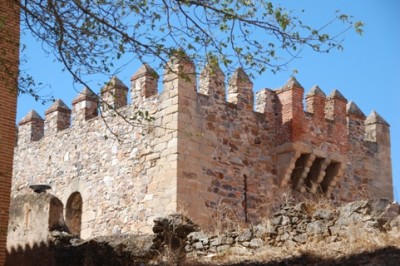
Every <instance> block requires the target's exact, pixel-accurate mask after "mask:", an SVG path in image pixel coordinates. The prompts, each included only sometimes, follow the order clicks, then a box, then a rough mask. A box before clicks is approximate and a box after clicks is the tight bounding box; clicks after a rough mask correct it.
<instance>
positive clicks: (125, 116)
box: [13, 69, 177, 238]
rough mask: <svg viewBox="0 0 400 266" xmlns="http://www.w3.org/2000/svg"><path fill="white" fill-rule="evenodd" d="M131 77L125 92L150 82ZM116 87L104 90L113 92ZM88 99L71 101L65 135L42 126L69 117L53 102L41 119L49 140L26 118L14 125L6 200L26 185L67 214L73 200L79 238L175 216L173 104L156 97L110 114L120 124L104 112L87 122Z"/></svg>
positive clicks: (37, 122) (33, 117)
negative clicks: (75, 197) (42, 191)
mask: <svg viewBox="0 0 400 266" xmlns="http://www.w3.org/2000/svg"><path fill="white" fill-rule="evenodd" d="M143 71H144V72H145V73H141V72H143ZM137 74H138V75H135V76H134V77H133V80H132V86H133V88H132V89H136V86H141V85H143V84H146V82H147V81H146V79H148V78H149V75H150V74H149V73H146V69H140V70H139V72H138V73H137ZM148 74H149V75H148ZM116 80H117V79H116V78H113V80H111V81H110V83H109V84H111V85H112V86H114V87H118V86H115V84H113V83H115V82H116ZM121 84H122V83H121V82H120V81H119V80H117V85H119V86H120V85H121ZM155 84H157V82H155ZM92 96H93V95H91V92H90V91H89V90H87V89H84V90H83V91H82V92H81V94H80V95H78V97H77V98H76V99H75V100H74V109H73V111H72V117H73V118H74V120H73V121H72V126H71V127H69V128H65V129H62V130H61V129H58V130H57V128H56V127H57V123H55V122H54V123H53V122H51V121H49V120H51V119H56V120H63V119H65V116H69V114H68V110H67V111H65V107H66V106H65V104H64V103H62V101H60V100H58V101H56V102H55V103H54V105H53V106H52V107H50V108H49V110H55V112H57V114H55V115H54V116H51V115H50V114H49V112H46V113H47V115H46V119H47V120H46V121H45V124H46V125H48V128H47V130H49V131H50V133H48V132H47V131H44V134H43V120H42V119H41V118H40V116H39V115H38V114H37V113H36V112H34V111H32V112H30V113H29V114H28V115H27V116H26V117H25V118H24V119H23V120H22V121H21V122H20V127H19V129H20V130H19V137H18V146H17V148H16V156H15V167H14V179H13V195H14V196H15V195H17V194H18V193H26V192H28V193H29V190H30V189H29V188H28V185H30V184H35V183H36V184H38V183H39V184H40V183H44V184H48V185H50V186H51V190H50V191H49V192H50V193H52V194H53V195H56V196H57V197H58V198H60V199H61V200H62V202H63V204H64V206H67V201H68V198H69V197H70V195H71V194H72V193H74V192H79V193H80V194H81V197H82V201H83V204H82V224H81V237H82V238H88V237H92V236H98V235H109V234H118V233H127V232H132V231H142V232H143V231H146V230H150V228H151V227H150V226H151V225H152V222H153V218H154V217H156V216H158V215H162V214H166V213H171V212H173V211H176V173H175V172H176V160H177V159H176V132H175V131H176V130H174V128H176V122H175V120H176V110H175V109H174V106H173V105H170V104H169V103H170V101H173V98H171V97H169V92H168V91H164V93H162V94H161V95H160V96H158V95H151V96H149V97H148V98H143V99H140V101H141V104H140V107H138V106H136V105H134V104H133V105H129V106H124V107H121V108H119V109H117V112H118V113H119V114H120V115H121V116H118V115H116V114H115V113H114V112H113V111H109V112H107V111H106V112H104V113H103V117H104V118H102V117H100V116H96V117H91V116H92V114H93V110H97V107H96V105H97V103H96V102H95V98H94V97H92ZM125 97H126V94H125ZM111 99H114V98H113V97H111ZM112 101H113V100H112ZM132 101H133V102H135V101H138V102H139V99H132ZM109 104H112V102H109ZM103 105H106V104H103ZM60 106H61V107H62V108H61V107H60ZM62 109H64V110H63V111H62ZM139 109H140V110H141V111H143V113H146V112H148V113H149V116H152V117H153V118H154V122H153V123H152V124H150V123H147V122H146V121H143V122H140V121H139V120H140V117H143V119H144V118H145V116H144V115H143V116H140V115H139V114H138V113H137V111H138V110H139ZM49 110H48V111H49ZM90 110H91V111H90ZM70 112H71V111H69V113H70ZM135 115H136V116H137V118H136V119H134V117H135ZM88 116H89V117H91V118H90V119H87V118H86V117H88ZM58 124H60V123H58ZM61 124H62V123H61ZM38 128H41V129H42V130H38ZM45 128H46V127H45ZM112 132H113V133H114V134H115V135H116V136H117V137H118V138H117V137H116V136H114V135H113V133H112ZM49 147H51V148H50V149H49ZM174 179H175V181H174ZM32 193H33V192H32ZM67 223H68V221H67Z"/></svg>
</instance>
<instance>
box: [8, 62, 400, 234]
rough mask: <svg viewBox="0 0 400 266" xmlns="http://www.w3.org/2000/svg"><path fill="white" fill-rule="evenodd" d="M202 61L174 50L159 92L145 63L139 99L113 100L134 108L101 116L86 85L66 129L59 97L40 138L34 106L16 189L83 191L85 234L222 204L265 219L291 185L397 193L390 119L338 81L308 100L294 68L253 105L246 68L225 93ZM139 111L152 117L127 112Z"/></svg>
mask: <svg viewBox="0 0 400 266" xmlns="http://www.w3.org/2000/svg"><path fill="white" fill-rule="evenodd" d="M195 70H196V68H195V66H194V64H193V63H192V62H191V61H190V60H189V59H188V58H187V57H184V56H182V55H181V56H179V57H178V56H175V57H172V58H171V60H170V61H169V63H168V64H167V66H166V68H165V75H164V80H163V83H164V87H163V90H162V92H161V93H160V94H158V93H156V91H157V86H156V85H157V79H158V75H156V74H155V72H153V70H152V69H151V68H150V67H149V66H148V65H144V66H142V67H141V68H140V69H139V70H138V71H137V72H136V73H135V75H133V77H132V78H131V82H132V83H131V92H132V104H130V105H126V106H124V105H123V104H116V102H114V107H115V108H120V109H118V112H119V113H120V114H121V115H122V116H125V117H121V116H112V115H105V116H102V117H96V116H95V111H96V110H97V103H98V100H97V97H96V96H95V95H94V94H93V93H92V92H91V91H89V90H88V89H84V90H83V91H82V92H81V93H80V94H79V95H78V97H77V98H76V99H75V100H74V101H73V110H72V116H73V120H72V123H73V126H72V127H71V128H69V129H68V130H63V129H66V128H68V126H67V124H68V123H67V122H66V121H67V120H69V119H68V112H69V111H68V107H66V106H65V104H63V103H62V101H61V100H59V101H57V102H56V103H54V104H53V106H51V107H50V108H49V109H48V110H47V111H46V121H45V124H46V132H45V134H46V136H45V137H44V138H40V139H37V140H40V141H32V140H33V139H31V138H30V137H29V138H28V136H32V132H33V131H35V130H32V128H33V126H32V125H39V124H40V123H43V120H41V118H40V116H39V115H38V114H37V113H36V112H35V113H33V112H32V113H31V114H30V115H29V116H27V117H26V118H24V120H23V121H21V123H20V128H19V131H20V134H19V135H20V136H21V137H22V138H21V139H19V140H18V146H17V147H16V157H15V160H14V164H15V167H14V179H13V195H18V194H21V193H27V191H26V189H27V188H26V184H28V183H30V182H33V181H34V182H40V183H48V184H52V189H51V193H54V195H55V196H57V197H59V198H60V199H62V203H63V205H64V206H68V202H69V199H70V198H71V197H72V196H73V195H74V197H72V198H75V196H76V197H77V198H78V199H79V197H78V196H77V195H78V194H76V193H79V195H80V196H81V200H82V202H81V203H82V206H81V207H82V214H81V215H82V217H81V220H80V221H81V227H80V234H81V237H82V238H89V237H94V236H99V235H102V234H104V233H107V234H120V233H130V232H132V231H136V232H139V231H142V232H147V231H149V230H150V228H151V227H152V221H153V219H154V218H155V216H158V215H164V214H169V213H173V212H184V213H185V214H186V215H188V216H189V217H190V218H191V219H192V220H193V221H194V222H195V223H198V224H200V225H202V226H204V228H206V229H210V230H212V229H213V228H211V227H212V225H213V221H215V220H216V219H219V218H220V217H219V215H223V216H224V217H225V218H226V219H223V220H224V221H225V220H226V221H234V222H238V221H240V222H248V223H252V222H257V221H260V220H261V219H262V215H261V214H262V213H266V212H267V211H268V208H269V207H271V206H269V204H266V203H274V202H276V200H277V198H278V197H277V195H282V194H283V193H286V192H287V191H288V190H290V191H292V193H293V195H294V197H302V196H304V197H308V195H309V193H313V194H321V195H324V196H326V197H328V198H331V199H335V200H341V201H350V200H352V199H354V198H357V196H358V195H359V194H360V193H358V194H357V189H358V188H359V187H360V186H364V185H365V186H367V187H366V190H367V191H368V193H369V194H371V195H379V196H382V195H387V196H388V197H393V194H392V192H391V191H390V190H391V189H392V183H391V159H390V142H389V138H390V136H389V127H388V125H387V123H386V121H384V120H383V118H381V117H380V116H379V115H378V114H377V113H376V112H373V113H372V114H371V115H370V116H369V117H368V118H365V116H364V115H363V113H362V112H361V110H360V109H359V108H358V107H357V106H356V105H355V104H354V103H353V102H349V103H347V100H346V99H345V98H344V97H343V95H341V94H340V92H338V91H336V90H335V91H333V93H332V94H331V95H330V96H328V97H326V96H325V94H324V92H323V91H322V90H321V89H320V88H318V87H317V86H315V87H313V88H312V89H311V91H310V92H309V93H308V94H307V95H306V98H305V100H306V110H304V109H303V95H304V88H303V87H302V86H301V85H300V83H299V82H298V81H297V80H296V79H295V78H294V77H292V78H291V79H290V80H289V81H288V82H287V83H286V84H285V85H284V86H283V87H281V88H280V89H278V90H270V89H263V90H260V91H258V92H257V93H256V97H255V104H254V98H253V89H252V86H253V84H252V82H251V81H250V79H249V77H248V76H247V75H246V73H244V71H243V70H242V69H238V70H237V71H236V72H235V73H234V74H233V75H232V77H231V79H230V80H229V82H228V95H227V96H228V100H226V99H225V85H224V79H225V77H224V74H223V73H222V71H220V69H219V68H216V69H214V70H212V69H211V67H210V66H206V67H205V68H204V69H203V71H202V73H201V74H200V77H199V90H198V92H197V91H196V84H197V82H196V74H195ZM112 80H113V81H112V82H109V83H108V85H112V84H113V85H112V86H110V87H111V89H110V88H108V87H107V88H105V89H104V88H103V90H102V93H103V98H104V99H109V100H111V102H112V101H113V99H112V98H110V97H111V96H110V95H112V94H114V92H113V90H114V89H115V87H116V86H117V87H118V86H120V87H121V91H126V87H124V85H123V83H122V81H119V80H117V78H114V79H112ZM107 92H110V93H111V92H112V93H111V94H110V95H106V93H107ZM114 95H116V94H114ZM109 96H110V97H109ZM120 96H124V95H123V94H122V93H121V94H120ZM125 96H126V94H125ZM107 97H108V98H107ZM346 103H347V108H346ZM253 105H254V109H255V110H253ZM121 107H123V108H121ZM325 110H326V113H327V116H328V114H329V115H331V117H330V118H329V117H328V119H327V118H326V117H325ZM139 111H142V112H148V113H149V115H151V117H152V119H151V121H144V122H140V121H138V120H135V121H134V123H126V122H125V121H124V119H125V118H130V117H131V116H132V115H134V114H136V113H137V112H139ZM60 118H63V119H64V118H65V120H64V122H65V123H58V122H57V121H59V120H57V119H60ZM88 119H91V120H90V121H87V122H86V120H88ZM28 120H29V121H28ZM61 120H62V119H61ZM40 121H42V122H40ZM35 123H36V124H35ZM57 123H58V124H57ZM76 125H78V126H76ZM38 128H40V125H39V126H38ZM28 129H29V130H28ZM110 129H111V130H113V132H114V133H116V134H117V136H113V135H112V134H111V133H110V131H109V130H110ZM28 131H29V132H28ZM36 131H40V129H39V130H36ZM36 131H35V132H36ZM42 131H43V130H42ZM57 131H58V132H57ZM56 132H57V133H56ZM42 135H43V133H42ZM24 138H25V140H24ZM37 160H40V161H41V162H43V163H41V164H37V163H35V162H37ZM381 174H384V176H383V177H382V175H381ZM33 177H34V180H33ZM361 177H363V178H361ZM74 193H75V194H74ZM271 205H272V204H271ZM220 210H229V212H228V213H224V214H221V213H220ZM70 216H71V215H69V216H68V217H70ZM72 216H73V215H72ZM67 224H71V223H68V222H67ZM77 232H78V230H77Z"/></svg>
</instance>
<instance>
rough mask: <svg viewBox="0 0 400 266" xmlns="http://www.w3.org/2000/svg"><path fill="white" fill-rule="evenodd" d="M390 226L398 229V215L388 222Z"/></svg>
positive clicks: (399, 224) (399, 227) (399, 218)
mask: <svg viewBox="0 0 400 266" xmlns="http://www.w3.org/2000/svg"><path fill="white" fill-rule="evenodd" d="M390 228H392V229H396V230H400V215H398V216H396V217H395V218H394V219H393V220H392V221H391V222H390Z"/></svg>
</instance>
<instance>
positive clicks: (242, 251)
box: [229, 246, 253, 256]
mask: <svg viewBox="0 0 400 266" xmlns="http://www.w3.org/2000/svg"><path fill="white" fill-rule="evenodd" d="M229 251H230V253H231V254H234V255H239V256H250V255H252V254H253V252H252V251H251V250H249V249H247V248H245V247H241V246H234V247H231V248H230V250H229Z"/></svg>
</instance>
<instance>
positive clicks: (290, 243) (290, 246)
mask: <svg viewBox="0 0 400 266" xmlns="http://www.w3.org/2000/svg"><path fill="white" fill-rule="evenodd" d="M285 246H286V247H287V248H288V249H289V250H293V249H294V248H296V247H297V243H296V242H294V241H293V240H288V241H286V242H285Z"/></svg>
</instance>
